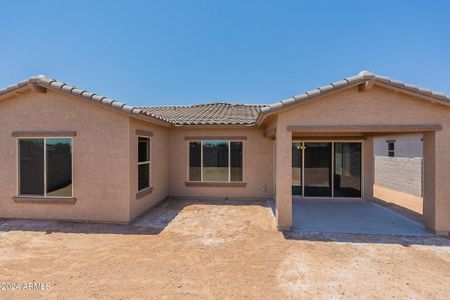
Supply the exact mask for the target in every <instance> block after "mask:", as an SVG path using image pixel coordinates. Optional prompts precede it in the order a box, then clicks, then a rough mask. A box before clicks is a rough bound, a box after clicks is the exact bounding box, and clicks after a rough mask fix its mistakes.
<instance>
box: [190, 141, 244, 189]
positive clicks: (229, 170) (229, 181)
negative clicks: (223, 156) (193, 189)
mask: <svg viewBox="0 0 450 300" xmlns="http://www.w3.org/2000/svg"><path fill="white" fill-rule="evenodd" d="M204 142H206V143H211V142H212V143H214V142H221V143H223V142H226V143H228V180H227V181H217V180H216V181H212V180H203V143H204ZM232 142H233V143H242V180H240V181H231V166H230V165H231V143H232ZM191 143H200V181H191V180H190V179H191V176H190V158H191V156H190V144H191ZM244 157H245V141H234V140H189V141H188V142H187V182H208V183H243V182H245V180H244V179H245V177H244V174H245V173H244V170H245V168H244Z"/></svg>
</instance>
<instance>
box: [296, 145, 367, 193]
mask: <svg viewBox="0 0 450 300" xmlns="http://www.w3.org/2000/svg"><path fill="white" fill-rule="evenodd" d="M293 143H301V147H300V149H301V151H302V153H301V154H302V165H301V169H302V175H301V177H302V178H301V184H302V194H301V195H292V192H291V196H292V198H293V199H352V200H363V199H364V152H365V151H364V147H365V145H364V140H363V139H355V140H351V139H349V140H345V139H342V140H341V139H328V140H327V139H323V140H321V139H317V140H316V139H302V138H293V139H292V144H293ZM305 143H331V197H326V196H317V197H316V196H305ZM335 143H360V144H361V170H360V171H361V183H360V184H361V197H334V175H335V174H334V171H335V165H334V154H335V153H334V148H335V147H334V145H335ZM291 170H292V161H291ZM291 176H292V175H291ZM291 189H292V188H291Z"/></svg>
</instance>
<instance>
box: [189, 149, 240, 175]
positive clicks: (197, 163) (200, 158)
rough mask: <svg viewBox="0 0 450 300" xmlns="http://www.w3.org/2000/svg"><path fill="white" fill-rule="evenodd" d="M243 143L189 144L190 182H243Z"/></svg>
mask: <svg viewBox="0 0 450 300" xmlns="http://www.w3.org/2000/svg"><path fill="white" fill-rule="evenodd" d="M242 157H243V145H242V142H231V141H202V142H189V181H203V182H242V181H243V172H242V171H243V168H242V165H243V159H242Z"/></svg>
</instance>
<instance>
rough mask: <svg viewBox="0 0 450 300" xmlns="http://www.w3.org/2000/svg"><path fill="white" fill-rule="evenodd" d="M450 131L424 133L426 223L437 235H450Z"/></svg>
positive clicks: (424, 206)
mask: <svg viewBox="0 0 450 300" xmlns="http://www.w3.org/2000/svg"><path fill="white" fill-rule="evenodd" d="M449 143H450V132H449V131H448V130H445V129H444V130H441V131H433V132H426V133H424V134H423V171H424V172H423V173H424V174H423V175H424V191H423V220H424V224H425V226H426V227H428V228H430V229H431V230H433V231H434V232H435V233H436V234H437V235H445V236H448V234H449V232H450V184H449V178H450V157H449V155H448V153H449V147H450V144H449Z"/></svg>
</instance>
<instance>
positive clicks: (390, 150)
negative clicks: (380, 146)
mask: <svg viewBox="0 0 450 300" xmlns="http://www.w3.org/2000/svg"><path fill="white" fill-rule="evenodd" d="M387 143H388V156H391V157H394V156H395V142H394V141H387Z"/></svg>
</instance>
